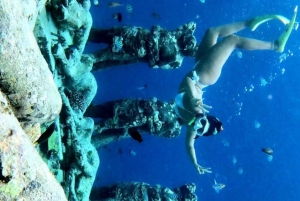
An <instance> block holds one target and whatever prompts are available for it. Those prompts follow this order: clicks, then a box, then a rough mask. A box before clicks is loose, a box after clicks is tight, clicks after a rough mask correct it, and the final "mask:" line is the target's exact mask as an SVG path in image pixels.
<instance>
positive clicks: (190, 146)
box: [185, 126, 198, 165]
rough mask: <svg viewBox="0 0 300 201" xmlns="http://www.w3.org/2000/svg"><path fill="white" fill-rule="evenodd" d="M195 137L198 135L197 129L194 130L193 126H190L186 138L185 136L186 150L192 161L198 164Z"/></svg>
mask: <svg viewBox="0 0 300 201" xmlns="http://www.w3.org/2000/svg"><path fill="white" fill-rule="evenodd" d="M195 137H196V131H194V130H192V128H190V127H189V126H188V127H187V131H186V138H185V146H186V151H187V154H188V156H189V158H190V160H191V161H192V163H193V164H194V165H197V164H198V163H197V157H196V152H195V147H194V143H195Z"/></svg>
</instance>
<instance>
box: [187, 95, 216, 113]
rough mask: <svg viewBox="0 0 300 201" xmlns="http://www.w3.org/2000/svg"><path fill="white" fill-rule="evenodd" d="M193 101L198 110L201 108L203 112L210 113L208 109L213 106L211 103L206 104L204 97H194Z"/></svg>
mask: <svg viewBox="0 0 300 201" xmlns="http://www.w3.org/2000/svg"><path fill="white" fill-rule="evenodd" d="M191 102H192V106H193V108H195V109H196V111H197V112H198V110H199V109H200V110H201V111H202V113H209V111H208V110H207V109H211V108H212V107H211V106H209V105H205V104H204V103H203V101H202V99H199V98H192V100H191Z"/></svg>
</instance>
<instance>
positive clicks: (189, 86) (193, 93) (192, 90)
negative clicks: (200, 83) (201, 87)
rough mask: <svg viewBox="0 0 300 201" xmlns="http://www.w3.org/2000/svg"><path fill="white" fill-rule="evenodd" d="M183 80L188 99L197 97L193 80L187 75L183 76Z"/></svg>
mask: <svg viewBox="0 0 300 201" xmlns="http://www.w3.org/2000/svg"><path fill="white" fill-rule="evenodd" d="M185 82H186V86H187V89H186V92H187V93H188V95H189V97H190V99H191V100H192V99H193V98H197V97H198V94H199V92H198V91H197V89H196V87H195V82H194V81H193V80H192V79H191V78H190V77H188V76H187V77H185Z"/></svg>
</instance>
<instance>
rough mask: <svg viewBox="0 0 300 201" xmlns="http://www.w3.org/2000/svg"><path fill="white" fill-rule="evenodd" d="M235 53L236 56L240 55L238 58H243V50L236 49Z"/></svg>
mask: <svg viewBox="0 0 300 201" xmlns="http://www.w3.org/2000/svg"><path fill="white" fill-rule="evenodd" d="M235 54H236V56H237V57H238V58H240V59H241V58H243V53H242V52H241V51H239V50H236V51H235Z"/></svg>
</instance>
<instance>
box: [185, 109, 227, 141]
mask: <svg viewBox="0 0 300 201" xmlns="http://www.w3.org/2000/svg"><path fill="white" fill-rule="evenodd" d="M189 125H190V126H193V128H194V130H195V131H197V134H198V136H211V135H216V134H218V133H219V132H221V131H222V130H223V127H222V122H221V121H220V120H219V119H218V118H216V117H214V116H212V115H203V114H201V115H197V116H196V117H195V118H194V119H193V120H192V121H191V122H189Z"/></svg>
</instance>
